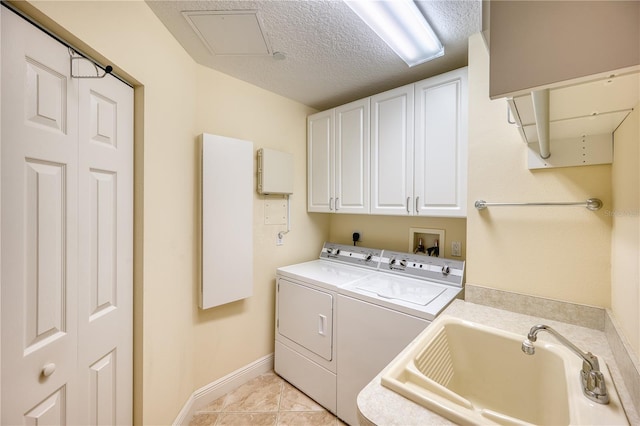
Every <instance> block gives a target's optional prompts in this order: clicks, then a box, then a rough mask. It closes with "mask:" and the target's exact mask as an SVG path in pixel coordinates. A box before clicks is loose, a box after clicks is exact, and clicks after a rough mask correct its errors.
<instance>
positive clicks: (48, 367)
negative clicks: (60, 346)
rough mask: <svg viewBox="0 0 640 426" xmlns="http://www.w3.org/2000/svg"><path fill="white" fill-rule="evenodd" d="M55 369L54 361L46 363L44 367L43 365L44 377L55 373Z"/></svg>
mask: <svg viewBox="0 0 640 426" xmlns="http://www.w3.org/2000/svg"><path fill="white" fill-rule="evenodd" d="M54 371H56V365H55V364H54V363H52V362H51V363H49V364H45V365H44V367H42V375H43V376H44V377H49V376H50V375H52V374H53V372H54Z"/></svg>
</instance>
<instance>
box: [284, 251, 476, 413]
mask: <svg viewBox="0 0 640 426" xmlns="http://www.w3.org/2000/svg"><path fill="white" fill-rule="evenodd" d="M463 272H464V262H461V261H457V260H450V259H441V258H435V257H427V256H424V255H414V254H410V253H400V252H391V251H387V250H384V251H382V250H374V249H368V248H364V247H352V246H342V245H337V244H332V243H325V245H324V247H323V249H322V253H321V259H320V260H316V261H311V262H305V263H301V264H297V265H291V266H286V267H283V268H279V269H278V270H277V273H276V277H277V279H276V282H277V286H278V293H277V298H276V300H277V302H276V342H275V346H276V348H275V360H274V364H275V367H274V368H275V371H276V373H278V374H279V375H280V376H282V377H283V378H285V379H286V380H287V381H289V382H291V383H292V384H293V385H294V386H296V387H298V388H299V389H300V390H302V391H303V392H305V393H306V394H307V395H309V396H310V397H311V398H313V399H314V400H316V401H317V402H318V403H320V404H321V405H323V406H324V407H325V408H327V409H328V410H329V411H331V412H333V413H334V414H336V415H337V416H338V417H340V418H341V419H342V420H344V421H345V422H347V423H348V424H351V425H356V424H358V421H357V405H356V398H357V395H358V393H359V392H360V390H361V389H362V388H363V387H364V386H365V385H366V384H367V383H369V381H371V379H372V378H373V377H374V376H375V375H376V374H378V373H379V372H380V371H381V370H382V369H383V368H384V367H385V366H386V365H387V364H388V363H389V362H390V361H391V360H392V359H393V358H394V357H395V356H396V355H397V354H398V353H400V351H401V350H402V349H403V348H404V347H405V346H406V345H407V344H408V343H409V342H410V341H411V340H413V338H415V336H417V335H418V334H419V333H420V332H421V331H422V330H423V329H424V328H425V327H426V326H427V325H428V324H429V323H430V322H431V320H433V319H434V318H435V316H436V315H438V314H439V313H440V312H441V311H442V310H443V309H444V308H445V307H446V306H447V305H448V304H449V303H451V301H453V299H455V298H456V297H457V295H458V294H459V293H460V291H461V290H462V282H463Z"/></svg>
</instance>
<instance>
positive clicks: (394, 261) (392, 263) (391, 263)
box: [389, 257, 396, 265]
mask: <svg viewBox="0 0 640 426" xmlns="http://www.w3.org/2000/svg"><path fill="white" fill-rule="evenodd" d="M395 264H396V258H395V257H392V258H391V260H390V261H389V265H395Z"/></svg>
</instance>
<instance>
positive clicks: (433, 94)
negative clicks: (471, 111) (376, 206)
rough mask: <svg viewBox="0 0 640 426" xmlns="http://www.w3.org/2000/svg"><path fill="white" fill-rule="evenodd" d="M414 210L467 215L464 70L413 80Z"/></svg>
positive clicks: (465, 85) (435, 214) (465, 90)
mask: <svg viewBox="0 0 640 426" xmlns="http://www.w3.org/2000/svg"><path fill="white" fill-rule="evenodd" d="M415 96H416V104H415V120H416V135H415V144H414V149H415V163H414V168H415V171H414V174H415V181H414V185H415V188H414V194H415V197H416V198H415V200H414V204H415V206H414V207H415V208H416V213H417V214H420V215H428V216H454V217H464V216H466V214H467V210H466V205H467V191H466V188H467V69H466V68H462V69H459V70H455V71H452V72H449V73H446V74H442V75H439V76H436V77H433V78H429V79H427V80H424V81H421V82H419V83H416V86H415Z"/></svg>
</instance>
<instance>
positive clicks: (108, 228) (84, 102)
mask: <svg viewBox="0 0 640 426" xmlns="http://www.w3.org/2000/svg"><path fill="white" fill-rule="evenodd" d="M79 105H80V107H79V110H80V114H79V161H78V167H79V175H80V181H79V194H80V196H79V200H80V201H79V211H80V214H79V222H78V227H79V245H78V247H79V267H80V269H79V277H78V278H79V284H80V289H79V293H78V323H79V335H78V337H79V346H78V358H79V373H78V374H79V383H80V385H81V386H82V387H83V388H84V389H88V390H89V392H86V393H83V394H82V395H81V396H80V403H79V413H80V415H81V417H82V419H83V420H84V419H86V420H85V421H86V423H87V424H105V422H106V424H127V423H130V422H131V418H132V409H133V407H132V392H133V381H132V376H133V364H132V360H133V355H132V354H133V346H132V345H133V333H132V330H133V292H132V289H133V191H132V188H133V89H132V88H130V87H129V86H127V85H125V84H123V83H122V82H120V81H118V80H117V79H116V78H115V77H113V76H106V77H105V78H103V79H100V80H90V79H83V80H80V82H79Z"/></svg>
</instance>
